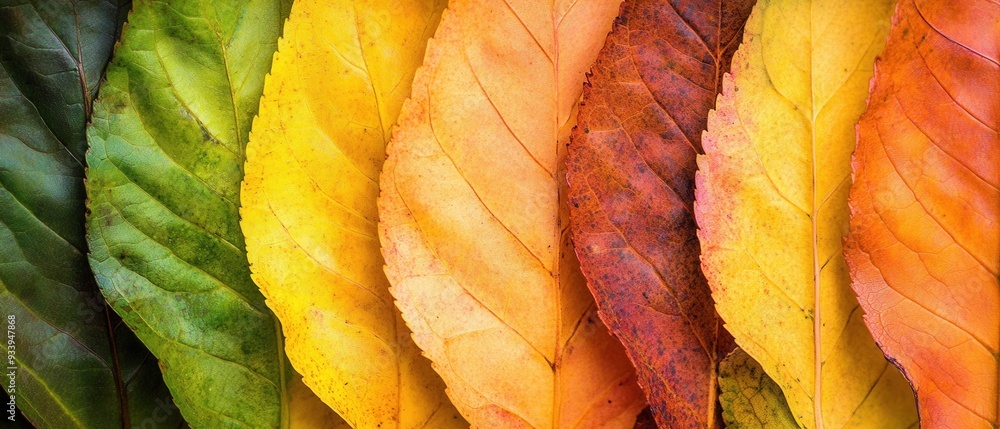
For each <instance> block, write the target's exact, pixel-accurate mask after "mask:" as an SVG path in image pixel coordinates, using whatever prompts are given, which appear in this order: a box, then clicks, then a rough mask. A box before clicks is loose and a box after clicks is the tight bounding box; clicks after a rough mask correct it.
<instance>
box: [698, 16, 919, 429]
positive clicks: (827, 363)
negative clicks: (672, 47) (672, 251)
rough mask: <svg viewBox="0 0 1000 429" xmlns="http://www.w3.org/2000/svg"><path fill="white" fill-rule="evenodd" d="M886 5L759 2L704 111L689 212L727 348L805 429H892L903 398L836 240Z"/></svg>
mask: <svg viewBox="0 0 1000 429" xmlns="http://www.w3.org/2000/svg"><path fill="white" fill-rule="evenodd" d="M892 6H893V2H892V1H888V0H881V1H868V0H864V1H862V0H856V1H841V0H816V1H790V0H762V1H759V2H758V3H757V5H756V6H755V9H754V12H753V13H752V14H751V16H750V19H749V20H748V21H747V25H746V31H745V36H744V42H743V44H742V45H741V47H740V48H739V50H738V51H737V53H736V55H735V56H734V57H733V63H732V75H731V76H729V77H727V78H726V79H725V80H724V82H723V94H722V96H721V97H720V99H719V101H718V104H717V110H716V111H715V112H714V113H713V114H712V115H710V116H709V121H708V132H707V134H706V135H705V138H704V139H703V141H702V144H703V145H704V148H705V152H706V155H703V156H700V157H699V160H698V166H699V172H698V175H697V178H696V188H697V191H696V199H697V202H696V204H695V215H696V218H697V220H698V225H699V227H700V231H699V235H698V238H699V239H700V240H701V246H702V262H703V270H704V272H705V276H706V278H707V279H708V282H709V285H710V287H711V288H712V296H713V298H714V299H715V301H716V303H717V304H716V308H717V309H718V311H719V314H720V315H721V316H722V318H723V320H725V322H726V329H728V330H729V332H731V333H732V334H733V336H734V337H735V338H736V342H737V344H739V345H740V347H742V348H743V349H744V350H745V351H746V352H747V354H749V355H750V356H752V357H753V358H754V359H755V360H757V362H759V363H760V365H761V367H762V368H764V371H765V372H766V373H767V374H768V375H769V376H770V377H771V378H772V379H773V380H774V381H775V382H776V383H777V384H778V385H779V386H780V387H781V389H782V391H783V392H784V395H785V399H786V400H787V401H788V404H789V407H790V408H791V410H792V414H793V415H794V416H795V419H796V421H797V422H798V423H799V425H801V426H803V427H806V428H817V429H819V428H826V429H833V428H848V427H850V428H900V427H908V426H910V425H911V424H913V423H915V421H916V412H915V410H914V403H913V398H912V394H911V393H910V389H909V386H908V385H907V383H906V380H904V379H903V377H902V376H901V375H900V374H899V371H897V370H896V369H895V367H893V366H892V365H890V364H889V363H888V362H887V361H886V360H885V359H884V357H883V356H882V354H881V353H880V351H879V349H878V348H877V347H876V345H875V342H874V341H873V340H872V337H871V334H869V333H868V330H867V329H866V327H865V326H864V323H863V321H862V314H863V312H862V311H861V309H860V308H859V306H858V301H857V299H856V297H855V295H854V294H853V292H852V291H851V288H850V278H849V275H848V270H847V265H846V263H845V261H844V257H843V252H842V240H843V238H842V237H843V236H844V235H845V233H846V231H847V227H848V209H847V192H848V189H849V187H850V172H851V170H850V162H849V160H850V154H851V151H852V150H853V149H854V141H855V139H854V125H855V123H856V122H857V119H858V117H859V116H860V115H861V113H862V112H863V111H864V107H865V97H866V96H867V88H868V81H869V78H870V77H871V75H872V69H873V63H874V58H875V56H876V55H878V54H879V53H880V52H881V50H882V48H883V46H884V43H885V38H886V34H887V33H888V28H889V16H890V12H891V9H892Z"/></svg>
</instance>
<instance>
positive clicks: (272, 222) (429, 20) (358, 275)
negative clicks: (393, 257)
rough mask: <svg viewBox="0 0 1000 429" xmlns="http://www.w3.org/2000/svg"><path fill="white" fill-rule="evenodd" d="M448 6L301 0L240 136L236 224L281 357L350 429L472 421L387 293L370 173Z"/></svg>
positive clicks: (438, 1)
mask: <svg viewBox="0 0 1000 429" xmlns="http://www.w3.org/2000/svg"><path fill="white" fill-rule="evenodd" d="M445 4H446V2H445V1H442V0H405V1H395V2H383V1H368V2H359V4H355V2H353V1H316V0H298V1H297V2H296V3H295V5H294V6H293V7H292V12H291V17H290V19H289V21H288V24H286V26H285V33H284V37H283V39H282V40H281V42H280V43H279V45H278V54H277V56H276V57H275V60H274V66H273V68H272V70H271V76H270V77H269V78H268V79H267V83H266V85H265V88H264V98H263V100H262V102H261V108H260V116H259V117H258V118H257V120H256V121H255V122H254V128H253V132H252V133H251V138H250V143H249V144H248V145H247V164H246V177H245V179H244V180H245V181H244V184H243V189H242V195H241V199H242V202H243V208H242V209H241V213H242V215H243V221H242V228H243V233H244V234H245V235H246V240H247V254H248V257H249V260H250V263H251V270H252V271H253V279H254V281H256V282H257V284H258V285H260V288H261V291H262V292H263V293H264V296H265V297H267V304H268V306H269V307H271V309H272V310H274V312H275V314H276V315H277V316H278V318H279V319H280V320H281V321H282V326H283V327H284V332H285V336H286V338H287V343H286V346H285V348H286V350H287V352H288V357H289V360H290V361H291V362H292V364H293V365H294V366H295V367H296V369H298V370H299V371H300V372H301V373H302V374H304V376H305V383H306V384H308V385H309V386H310V387H311V388H312V389H313V391H315V392H316V393H317V394H318V395H319V396H320V397H321V398H322V399H323V400H324V401H325V402H326V403H327V404H329V406H330V407H332V408H333V409H335V410H336V411H337V412H338V413H340V415H342V416H344V418H345V419H346V420H347V421H348V422H350V423H351V424H352V425H353V426H354V427H356V428H378V427H382V428H388V427H392V428H421V427H429V428H445V427H462V426H464V427H468V423H466V422H465V420H463V419H462V418H461V417H460V416H459V414H458V411H457V410H455V408H454V406H452V405H451V403H450V402H449V401H448V398H447V397H446V396H445V393H444V382H442V381H441V379H440V377H439V376H438V375H437V374H436V373H434V371H433V370H432V369H431V366H430V362H428V361H427V359H425V358H423V357H422V356H420V350H419V349H418V348H417V346H416V345H415V344H413V340H412V339H411V338H410V331H409V329H407V328H406V326H405V325H404V324H403V321H402V319H400V318H399V316H398V314H397V310H396V308H395V306H394V305H393V300H392V296H390V295H389V283H388V280H386V278H385V274H384V273H383V271H382V266H383V265H384V262H383V260H382V255H381V253H380V252H379V242H378V235H377V234H378V231H377V227H376V225H377V221H378V212H377V210H378V207H377V205H376V198H377V197H378V183H377V180H378V174H379V171H380V170H381V168H382V162H383V161H384V160H385V144H386V142H387V141H388V139H389V129H390V127H391V126H392V125H393V124H394V123H395V122H396V117H397V115H398V114H399V109H400V107H401V106H402V104H403V101H404V100H405V99H406V97H407V96H408V95H409V93H410V82H411V81H412V79H413V74H414V72H415V71H416V69H417V67H418V66H419V65H420V62H421V59H422V57H423V53H424V49H425V47H426V41H427V39H428V38H429V37H430V36H431V35H432V34H433V32H434V29H435V28H436V27H437V23H438V20H439V19H440V17H441V11H442V10H443V9H444V7H445Z"/></svg>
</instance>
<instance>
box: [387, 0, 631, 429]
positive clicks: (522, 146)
mask: <svg viewBox="0 0 1000 429" xmlns="http://www.w3.org/2000/svg"><path fill="white" fill-rule="evenodd" d="M619 3H620V2H619V1H616V0H593V1H575V2H574V1H556V2H544V1H537V0H510V1H493V0H455V1H452V2H451V3H450V4H449V7H448V9H447V10H446V11H445V12H444V15H443V17H442V19H441V24H440V26H439V27H438V30H437V32H436V34H435V37H434V38H433V39H432V40H431V41H430V42H429V43H428V48H427V53H426V56H425V58H424V64H423V65H422V66H421V68H420V69H419V70H418V71H417V73H416V77H415V78H414V83H413V93H412V96H411V98H410V100H409V101H407V102H406V103H405V104H404V106H403V109H402V113H401V114H400V119H399V129H398V130H397V131H396V132H395V134H394V135H393V138H392V140H391V141H390V143H389V146H388V148H387V152H388V159H387V161H386V164H385V166H384V170H383V172H382V176H381V189H382V193H381V196H380V198H379V216H380V223H379V233H380V238H381V241H382V246H383V254H384V256H385V260H386V274H387V275H388V278H389V281H390V283H392V288H391V291H392V294H393V296H394V297H395V298H396V300H397V301H396V303H397V306H398V307H399V309H400V310H401V311H402V315H403V318H404V319H405V320H406V322H407V325H408V326H409V327H410V328H411V329H412V330H413V336H414V340H415V342H416V344H417V345H418V346H420V348H421V349H423V351H424V353H425V354H426V355H427V356H428V357H429V358H430V360H431V361H432V362H433V366H434V369H436V370H437V372H438V373H439V374H441V377H442V378H443V379H444V381H445V383H446V384H447V386H448V395H449V397H451V399H452V402H453V403H454V404H455V406H456V407H457V408H458V410H459V411H460V412H461V413H462V414H463V415H464V416H465V417H466V418H467V419H468V420H469V422H470V423H471V424H472V426H474V427H483V428H515V427H516V428H575V427H619V428H626V427H628V428H630V427H632V426H633V424H634V422H635V417H636V414H638V412H639V411H640V410H641V409H642V408H643V407H644V406H645V405H644V401H643V399H642V393H641V391H640V390H639V387H638V385H637V384H636V381H635V374H634V369H633V368H632V366H631V364H630V363H629V361H628V358H627V357H626V355H625V353H624V350H623V349H622V346H621V344H620V343H618V342H617V340H615V339H614V338H613V337H612V336H611V335H610V334H609V333H608V332H607V330H606V328H605V327H604V325H603V324H602V323H601V320H600V319H599V318H598V316H597V314H596V308H595V304H594V301H593V298H592V297H591V295H590V293H589V292H588V290H587V287H586V285H585V281H584V279H583V276H582V275H581V273H580V271H579V263H578V262H577V260H576V258H575V255H574V254H573V251H572V248H571V244H570V242H569V235H568V234H569V231H568V223H567V220H568V219H567V218H568V210H567V205H566V201H565V198H566V189H565V182H564V175H565V168H564V164H563V158H564V156H565V151H566V144H567V143H568V140H569V133H570V130H571V129H572V127H573V125H574V124H575V123H576V106H577V103H578V101H579V98H580V94H581V90H582V83H583V80H584V74H585V72H586V71H587V69H588V68H589V67H590V65H591V63H592V62H593V61H594V59H595V58H596V56H597V54H598V52H599V50H600V48H601V45H602V43H603V41H604V38H605V35H606V34H607V33H608V32H609V31H610V30H611V26H612V21H613V19H614V17H615V15H616V14H617V13H618V10H619Z"/></svg>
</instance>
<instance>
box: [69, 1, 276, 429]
mask: <svg viewBox="0 0 1000 429" xmlns="http://www.w3.org/2000/svg"><path fill="white" fill-rule="evenodd" d="M289 7H290V0H249V1H236V0H224V1H223V0H217V1H213V0H168V1H159V2H152V1H137V2H136V4H135V6H134V9H133V11H132V14H131V16H130V17H129V23H128V25H127V26H126V27H125V30H124V33H123V35H122V43H121V45H120V46H119V47H118V50H117V53H116V56H115V59H114V60H113V61H112V63H111V65H110V66H109V68H108V72H107V82H106V83H105V84H104V86H103V87H102V89H101V93H100V97H99V99H98V101H97V103H96V104H95V107H94V112H95V113H94V117H93V125H92V126H91V127H90V129H89V131H88V138H89V140H90V144H91V149H90V152H89V153H88V155H87V162H88V164H89V166H90V170H89V173H88V187H87V194H88V197H89V198H90V210H91V214H90V217H89V219H88V232H89V244H90V249H91V259H90V260H91V265H92V267H93V269H94V272H95V273H96V275H97V280H98V283H99V284H100V286H101V289H102V291H103V292H104V295H105V297H106V298H107V299H108V301H109V302H111V305H112V306H113V307H114V309H115V310H116V311H117V312H118V313H119V314H120V315H121V316H122V317H123V318H124V319H125V321H126V322H128V323H129V325H131V326H132V327H133V328H134V329H135V331H136V333H137V334H138V336H139V338H141V339H142V340H143V342H144V343H146V345H147V346H149V348H150V350H152V351H153V353H154V354H155V355H156V356H157V357H158V358H159V359H160V361H161V362H162V364H163V366H164V368H165V369H164V379H165V380H166V382H167V386H169V387H170V390H171V392H172V393H173V394H174V398H175V399H176V400H177V404H178V407H179V408H180V410H181V413H182V414H183V415H184V417H185V418H186V419H187V420H188V421H189V422H190V423H191V425H192V426H194V427H198V428H208V427H260V428H269V429H270V428H275V427H279V426H284V425H285V424H286V421H287V413H286V412H284V411H285V410H287V391H286V389H285V387H284V386H285V385H286V381H287V380H288V379H289V378H290V376H289V374H288V371H287V370H286V365H285V357H284V350H283V347H282V337H281V332H280V327H279V325H278V323H277V321H276V319H275V318H274V317H273V315H272V314H271V312H270V311H269V310H268V308H267V307H266V306H265V305H264V298H263V297H262V296H261V294H260V292H259V291H258V289H257V286H256V285H255V284H254V283H253V281H252V280H251V279H250V270H249V266H248V263H247V259H246V254H245V250H244V240H243V235H242V233H241V231H240V225H239V211H238V207H239V201H240V198H239V190H240V182H241V180H242V178H243V172H242V169H243V161H244V148H245V146H246V143H247V140H248V137H249V130H250V125H251V121H252V119H253V117H254V115H255V114H256V112H257V105H258V102H259V99H260V96H261V93H262V91H263V84H264V75H265V74H266V73H267V72H268V70H269V69H270V66H271V57H272V55H273V53H274V51H275V48H276V46H277V40H278V37H279V35H280V31H281V26H282V23H283V22H284V19H285V17H286V16H287V14H288V9H289Z"/></svg>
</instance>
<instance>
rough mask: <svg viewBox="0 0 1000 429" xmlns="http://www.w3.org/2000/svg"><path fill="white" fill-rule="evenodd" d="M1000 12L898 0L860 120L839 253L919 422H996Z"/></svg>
mask: <svg viewBox="0 0 1000 429" xmlns="http://www.w3.org/2000/svg"><path fill="white" fill-rule="evenodd" d="M998 23H1000V7H997V5H996V4H991V3H989V2H981V1H971V0H966V1H941V0H937V1H914V0H903V1H901V2H900V4H899V6H898V7H897V9H896V14H895V16H894V18H893V24H892V33H891V34H890V36H889V42H888V44H887V46H886V50H885V54H884V55H883V56H882V58H881V59H880V60H879V62H878V63H877V64H876V68H875V70H876V71H875V78H874V80H873V83H872V92H871V97H870V98H869V102H868V110H867V112H866V113H865V114H864V116H862V117H861V121H860V124H859V125H858V148H857V151H856V152H855V155H854V161H853V166H854V184H853V185H852V186H851V192H850V207H851V213H852V215H851V230H850V232H851V233H850V239H849V241H848V245H847V246H846V254H847V262H848V264H849V265H850V267H851V272H852V278H853V287H854V290H855V291H856V292H857V293H858V296H859V298H860V301H861V307H862V308H863V309H864V311H865V313H866V315H865V322H866V323H867V325H868V327H869V328H870V329H871V331H872V334H873V335H874V337H875V340H876V341H877V342H878V344H879V345H880V346H881V347H882V350H883V351H884V352H885V354H886V356H888V357H889V358H890V359H891V360H893V361H894V362H895V363H896V364H897V365H898V366H899V367H900V368H901V369H902V370H903V373H904V374H906V377H907V378H908V379H909V381H910V383H912V384H913V388H914V389H915V390H916V394H917V403H918V405H919V406H918V408H919V410H920V422H921V427H924V428H970V429H971V428H993V427H996V426H997V425H998V423H1000V420H998V416H997V410H998V406H997V395H998V394H1000V392H998V390H997V380H998V376H997V361H996V359H997V353H998V348H1000V345H998V339H1000V295H998V290H1000V282H998V280H997V275H998V274H997V273H998V272H1000V191H998V187H1000V139H998V137H997V113H998V111H1000V110H998V105H997V94H998V93H1000V65H998V64H1000V63H998V61H1000V55H998V51H997V49H996V44H995V40H996V34H997V32H998V30H1000V27H998Z"/></svg>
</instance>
